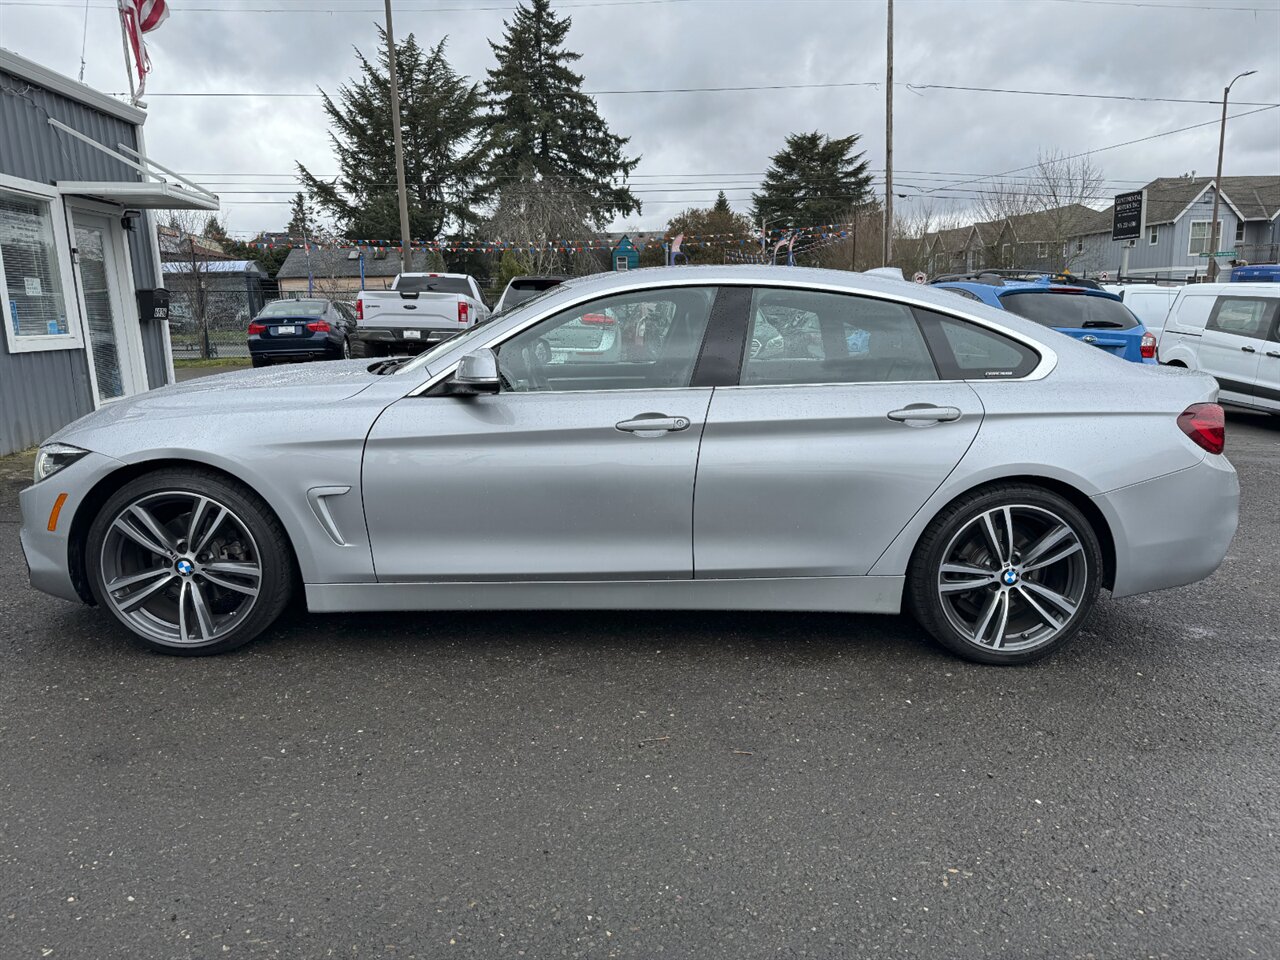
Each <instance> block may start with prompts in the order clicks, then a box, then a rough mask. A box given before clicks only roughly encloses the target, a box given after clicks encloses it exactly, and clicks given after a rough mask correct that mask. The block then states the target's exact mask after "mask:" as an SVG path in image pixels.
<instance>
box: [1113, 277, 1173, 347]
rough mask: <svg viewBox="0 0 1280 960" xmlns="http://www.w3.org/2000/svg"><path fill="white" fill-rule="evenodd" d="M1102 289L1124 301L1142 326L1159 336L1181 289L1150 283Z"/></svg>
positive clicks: (1119, 285)
mask: <svg viewBox="0 0 1280 960" xmlns="http://www.w3.org/2000/svg"><path fill="white" fill-rule="evenodd" d="M1102 289H1103V290H1106V291H1108V292H1109V293H1114V294H1115V295H1116V296H1117V297H1119V298H1120V299H1121V300H1123V301H1124V305H1125V306H1126V307H1128V308H1129V309H1130V310H1131V311H1132V312H1133V314H1134V316H1136V317H1137V318H1138V319H1139V320H1141V321H1142V325H1143V326H1144V327H1146V328H1147V329H1148V330H1150V331H1151V332H1152V333H1154V334H1155V335H1156V336H1157V337H1158V336H1160V331H1161V330H1163V329H1164V318H1165V317H1167V316H1168V315H1169V308H1170V307H1171V306H1173V301H1174V300H1175V299H1176V298H1177V296H1178V291H1179V290H1181V289H1182V287H1180V286H1177V287H1159V286H1156V285H1155V284H1152V283H1133V284H1119V283H1104V284H1103V285H1102Z"/></svg>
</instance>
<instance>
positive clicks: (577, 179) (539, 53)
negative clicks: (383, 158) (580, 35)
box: [485, 0, 640, 226]
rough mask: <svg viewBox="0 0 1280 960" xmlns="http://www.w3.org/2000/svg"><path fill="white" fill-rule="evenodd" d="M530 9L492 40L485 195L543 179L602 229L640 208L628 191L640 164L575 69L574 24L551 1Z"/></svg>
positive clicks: (521, 9) (540, 0)
mask: <svg viewBox="0 0 1280 960" xmlns="http://www.w3.org/2000/svg"><path fill="white" fill-rule="evenodd" d="M530 3H531V5H530V6H526V5H525V4H524V3H523V2H522V3H521V4H520V5H519V6H518V7H517V8H516V13H515V16H514V17H512V19H511V20H510V21H509V22H506V23H504V24H503V28H504V29H503V37H502V41H501V42H499V43H495V42H493V41H490V42H489V46H490V47H492V48H493V53H494V56H495V57H496V58H497V61H498V65H497V67H496V68H495V69H493V70H490V71H489V77H488V80H487V81H486V83H485V94H486V97H485V101H486V104H487V106H488V107H489V111H490V112H489V118H488V124H487V127H488V129H487V133H488V143H487V149H488V153H489V161H488V171H487V172H488V184H487V186H488V190H487V192H489V193H498V192H500V191H501V189H502V187H503V186H504V184H506V183H508V182H512V181H524V182H528V181H543V182H545V183H546V184H547V187H548V189H553V190H556V191H560V192H562V193H565V194H574V195H575V197H576V198H577V199H580V200H581V201H582V205H583V206H584V207H585V208H586V210H587V211H588V212H589V216H590V219H591V220H592V221H594V222H595V223H596V224H597V225H598V226H604V225H605V224H606V223H607V222H608V221H609V220H611V219H612V218H613V217H615V216H623V215H626V214H628V213H632V212H636V211H639V210H640V201H639V200H637V199H636V198H635V196H634V195H633V194H632V193H631V190H630V188H629V187H628V186H627V185H626V179H627V177H628V176H629V175H630V173H631V171H632V170H634V169H635V166H636V164H637V163H639V162H640V160H639V157H633V158H628V157H627V156H626V155H625V154H624V153H623V148H624V147H625V146H626V144H627V142H628V138H627V137H619V136H616V135H615V134H613V133H612V132H610V130H609V126H608V124H607V123H605V121H604V119H603V118H602V117H601V116H600V114H599V113H598V112H597V110H596V103H595V100H593V99H592V98H591V97H589V96H587V95H586V94H584V93H583V92H582V75H581V74H578V73H575V72H574V71H573V70H572V69H571V66H570V65H571V64H573V63H574V62H575V61H576V60H578V59H579V58H580V54H577V53H573V52H572V51H570V50H567V49H565V47H564V42H565V37H566V36H567V34H568V33H569V27H570V26H571V25H572V23H573V20H572V18H571V17H558V16H556V14H555V13H554V12H553V11H552V10H551V2H550V0H530Z"/></svg>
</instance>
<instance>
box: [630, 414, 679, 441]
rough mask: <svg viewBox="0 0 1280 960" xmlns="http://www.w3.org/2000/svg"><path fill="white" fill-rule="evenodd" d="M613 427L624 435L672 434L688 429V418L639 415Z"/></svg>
mask: <svg viewBox="0 0 1280 960" xmlns="http://www.w3.org/2000/svg"><path fill="white" fill-rule="evenodd" d="M614 426H615V427H617V428H618V429H619V430H621V431H622V432H624V433H638V434H653V435H654V436H657V435H658V434H660V433H674V432H676V431H679V430H688V429H689V418H688V417H667V416H663V415H662V414H641V415H640V416H638V417H636V418H635V419H633V420H623V421H622V422H621V423H615V424H614Z"/></svg>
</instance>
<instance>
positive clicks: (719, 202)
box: [711, 190, 733, 217]
mask: <svg viewBox="0 0 1280 960" xmlns="http://www.w3.org/2000/svg"><path fill="white" fill-rule="evenodd" d="M711 212H712V213H714V214H716V215H717V216H720V217H732V216H733V208H732V207H731V206H729V198H728V197H726V196H725V195H724V191H723V190H721V191H720V192H719V193H717V194H716V202H715V204H714V205H713V206H712V207H711Z"/></svg>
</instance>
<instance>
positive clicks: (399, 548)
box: [363, 387, 711, 582]
mask: <svg viewBox="0 0 1280 960" xmlns="http://www.w3.org/2000/svg"><path fill="white" fill-rule="evenodd" d="M710 399H711V388H709V387H703V388H687V389H665V390H608V391H600V392H554V391H547V392H537V391H534V392H527V393H522V392H503V393H499V394H497V395H494V396H485V397H449V396H422V397H409V398H406V399H404V400H401V401H399V402H397V403H395V404H392V406H391V407H389V408H388V409H387V410H386V411H385V412H384V413H383V414H382V416H381V417H379V418H378V421H377V422H376V423H375V424H374V427H373V430H372V431H371V432H370V434H369V439H368V442H367V445H366V448H365V461H364V473H363V483H364V504H365V516H366V518H367V520H368V523H369V537H370V541H371V542H372V544H373V559H374V566H375V569H376V571H377V576H378V579H379V580H380V581H384V582H386V581H415V580H417V581H430V580H518V579H532V580H608V579H618V580H636V579H688V578H690V577H691V576H692V570H693V567H692V563H693V556H692V539H693V480H694V469H695V466H696V464H697V457H698V441H699V438H700V437H701V434H702V428H703V424H704V423H705V421H706V413H707V406H708V404H709V402H710ZM646 415H648V416H655V417H656V416H658V415H661V416H663V417H668V418H672V419H673V420H679V421H687V424H683V425H682V424H680V423H673V424H671V426H673V427H675V428H676V429H672V430H667V431H660V430H659V431H652V430H639V431H637V430H635V429H634V426H633V428H632V429H630V430H620V429H619V428H618V427H617V426H616V424H619V423H625V422H626V421H630V420H636V419H639V418H642V417H645V416H646Z"/></svg>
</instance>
